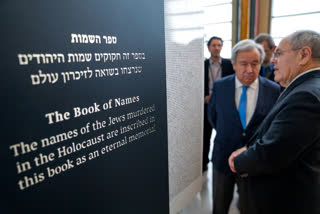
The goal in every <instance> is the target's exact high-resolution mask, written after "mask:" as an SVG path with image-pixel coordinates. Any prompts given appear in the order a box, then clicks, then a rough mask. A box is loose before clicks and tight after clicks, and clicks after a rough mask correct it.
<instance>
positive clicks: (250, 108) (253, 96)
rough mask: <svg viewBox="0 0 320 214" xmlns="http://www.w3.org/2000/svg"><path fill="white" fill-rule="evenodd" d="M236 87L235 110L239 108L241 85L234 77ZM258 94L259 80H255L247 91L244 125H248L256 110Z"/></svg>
mask: <svg viewBox="0 0 320 214" xmlns="http://www.w3.org/2000/svg"><path fill="white" fill-rule="evenodd" d="M235 79H236V85H235V89H236V91H235V102H236V106H237V109H238V108H239V102H240V97H241V94H242V85H243V84H242V83H241V82H240V81H239V80H238V78H237V76H236V78H235ZM258 94H259V78H257V79H256V80H255V81H253V83H252V84H251V85H250V86H249V87H248V89H247V111H246V124H247V125H248V124H249V122H250V120H251V118H252V116H253V114H254V111H255V109H256V105H257V100H258Z"/></svg>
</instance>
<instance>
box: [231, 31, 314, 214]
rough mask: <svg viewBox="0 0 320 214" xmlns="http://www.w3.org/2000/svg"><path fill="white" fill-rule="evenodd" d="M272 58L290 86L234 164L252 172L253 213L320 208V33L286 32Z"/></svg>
mask: <svg viewBox="0 0 320 214" xmlns="http://www.w3.org/2000/svg"><path fill="white" fill-rule="evenodd" d="M273 62H274V64H275V66H274V68H275V81H277V82H279V83H280V84H281V86H283V87H286V89H285V90H284V91H283V92H282V94H281V95H280V97H279V99H278V101H277V103H276V104H275V106H274V107H273V109H272V110H271V111H270V113H269V114H268V116H267V117H266V118H265V120H264V121H263V123H262V124H261V126H260V127H259V129H258V131H257V132H256V134H255V135H254V136H253V138H252V140H250V142H249V143H248V146H247V147H248V148H246V147H243V148H241V149H240V150H237V151H235V152H234V153H232V155H231V156H230V158H229V165H230V168H231V170H232V171H233V172H237V173H239V174H241V175H242V176H247V180H248V194H249V201H250V203H249V208H250V212H248V213H250V214H251V213H252V214H253V213H259V214H270V213H294V214H306V213H308V214H319V213H320V34H319V33H317V32H314V31H297V32H295V33H293V34H291V35H289V36H287V37H285V38H284V39H283V40H282V41H281V42H280V44H279V46H278V48H277V50H276V52H275V55H274V58H273Z"/></svg>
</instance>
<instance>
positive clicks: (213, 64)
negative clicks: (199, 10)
mask: <svg viewBox="0 0 320 214" xmlns="http://www.w3.org/2000/svg"><path fill="white" fill-rule="evenodd" d="M207 46H208V50H209V52H210V59H206V60H205V61H204V96H205V104H204V126H203V127H204V128H203V147H202V148H203V153H202V160H203V161H202V171H203V172H204V171H206V170H207V165H208V163H209V157H208V156H209V150H210V137H211V134H212V127H211V125H210V123H209V121H208V119H207V118H208V115H207V111H208V110H207V109H208V102H209V100H210V96H211V90H212V86H213V83H214V82H215V81H217V80H219V79H220V78H221V77H225V76H227V75H230V74H233V73H234V71H233V68H232V64H231V61H230V60H229V59H224V58H222V57H221V56H220V52H221V49H222V46H223V41H222V39H221V38H219V37H216V36H214V37H211V38H210V40H209V41H208V44H207Z"/></svg>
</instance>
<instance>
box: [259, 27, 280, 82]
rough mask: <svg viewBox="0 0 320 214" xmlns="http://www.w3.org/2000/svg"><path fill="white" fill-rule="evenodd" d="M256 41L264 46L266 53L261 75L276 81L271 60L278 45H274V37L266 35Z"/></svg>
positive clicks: (260, 35) (261, 35)
mask: <svg viewBox="0 0 320 214" xmlns="http://www.w3.org/2000/svg"><path fill="white" fill-rule="evenodd" d="M254 40H255V42H256V43H258V44H260V45H262V46H263V48H264V52H265V53H266V56H265V58H264V60H263V63H262V66H261V69H260V75H261V76H263V77H266V78H268V79H269V80H272V81H274V72H273V63H271V58H272V55H273V52H274V50H275V49H276V45H275V44H274V41H273V39H272V37H271V36H270V35H269V34H266V33H261V34H259V35H258V36H257V37H256V38H255V39H254Z"/></svg>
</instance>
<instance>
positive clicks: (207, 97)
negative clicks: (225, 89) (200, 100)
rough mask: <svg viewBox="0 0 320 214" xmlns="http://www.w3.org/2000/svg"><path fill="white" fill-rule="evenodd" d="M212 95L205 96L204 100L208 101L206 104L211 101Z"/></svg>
mask: <svg viewBox="0 0 320 214" xmlns="http://www.w3.org/2000/svg"><path fill="white" fill-rule="evenodd" d="M210 97H211V96H210V95H208V96H205V98H204V101H205V102H206V104H208V103H209V101H210Z"/></svg>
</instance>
